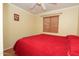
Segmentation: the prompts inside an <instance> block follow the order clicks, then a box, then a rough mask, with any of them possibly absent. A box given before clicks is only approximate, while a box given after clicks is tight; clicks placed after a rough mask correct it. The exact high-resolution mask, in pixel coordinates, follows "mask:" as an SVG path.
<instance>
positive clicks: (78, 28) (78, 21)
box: [78, 8, 79, 35]
mask: <svg viewBox="0 0 79 59" xmlns="http://www.w3.org/2000/svg"><path fill="white" fill-rule="evenodd" d="M78 35H79V8H78Z"/></svg>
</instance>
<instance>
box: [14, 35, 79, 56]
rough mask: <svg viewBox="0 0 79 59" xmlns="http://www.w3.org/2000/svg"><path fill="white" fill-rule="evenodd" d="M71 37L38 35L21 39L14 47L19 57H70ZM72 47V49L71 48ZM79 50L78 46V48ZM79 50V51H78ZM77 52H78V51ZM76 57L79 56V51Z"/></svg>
mask: <svg viewBox="0 0 79 59" xmlns="http://www.w3.org/2000/svg"><path fill="white" fill-rule="evenodd" d="M70 38H71V36H57V35H48V34H38V35H33V36H29V37H23V38H21V39H19V40H18V41H17V42H16V44H15V45H14V51H15V54H16V55H17V56H68V55H70V54H71V55H74V54H73V53H71V51H73V49H72V50H71V48H72V47H73V46H72V45H70V43H73V42H74V41H73V42H71V41H72V40H71V41H70V40H69V39H70ZM78 39H79V38H78ZM70 46H71V47H70ZM77 48H78V46H77ZM77 50H78V49H77ZM76 52H77V51H76ZM76 55H79V50H78V52H77V54H76Z"/></svg>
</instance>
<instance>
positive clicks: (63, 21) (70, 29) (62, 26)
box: [37, 7, 79, 35]
mask: <svg viewBox="0 0 79 59" xmlns="http://www.w3.org/2000/svg"><path fill="white" fill-rule="evenodd" d="M56 12H62V14H60V17H59V32H58V33H50V34H58V35H69V34H75V35H76V34H78V32H77V30H78V24H79V23H78V7H72V8H66V9H62V10H57V11H51V12H47V13H43V14H40V16H42V15H46V14H53V13H56ZM38 21H39V22H38ZM38 21H37V22H38V23H37V24H38V27H39V28H38V30H39V32H43V30H42V29H43V27H42V25H43V19H42V17H39V19H38ZM39 24H41V25H39ZM44 33H46V32H44Z"/></svg>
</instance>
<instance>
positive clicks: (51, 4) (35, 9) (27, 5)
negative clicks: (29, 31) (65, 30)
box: [13, 3, 79, 14]
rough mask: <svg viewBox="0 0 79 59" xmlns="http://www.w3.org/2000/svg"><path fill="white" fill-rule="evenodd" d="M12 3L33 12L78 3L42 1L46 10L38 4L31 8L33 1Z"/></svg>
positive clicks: (61, 7) (36, 12) (41, 11)
mask: <svg viewBox="0 0 79 59" xmlns="http://www.w3.org/2000/svg"><path fill="white" fill-rule="evenodd" d="M13 4H14V5H16V6H18V7H20V8H22V9H24V10H26V11H28V12H31V13H33V14H39V13H43V12H47V11H51V10H58V9H63V8H67V7H71V6H76V5H79V3H43V4H44V5H45V8H46V10H43V9H42V8H41V7H40V6H38V5H37V6H35V7H34V8H32V7H33V6H34V5H35V3H13Z"/></svg>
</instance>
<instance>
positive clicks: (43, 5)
mask: <svg viewBox="0 0 79 59" xmlns="http://www.w3.org/2000/svg"><path fill="white" fill-rule="evenodd" d="M47 4H53V5H56V3H47ZM36 6H39V7H41V8H42V10H46V6H45V4H44V3H35V4H34V5H33V6H32V7H31V9H34V8H35V7H36Z"/></svg>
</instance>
